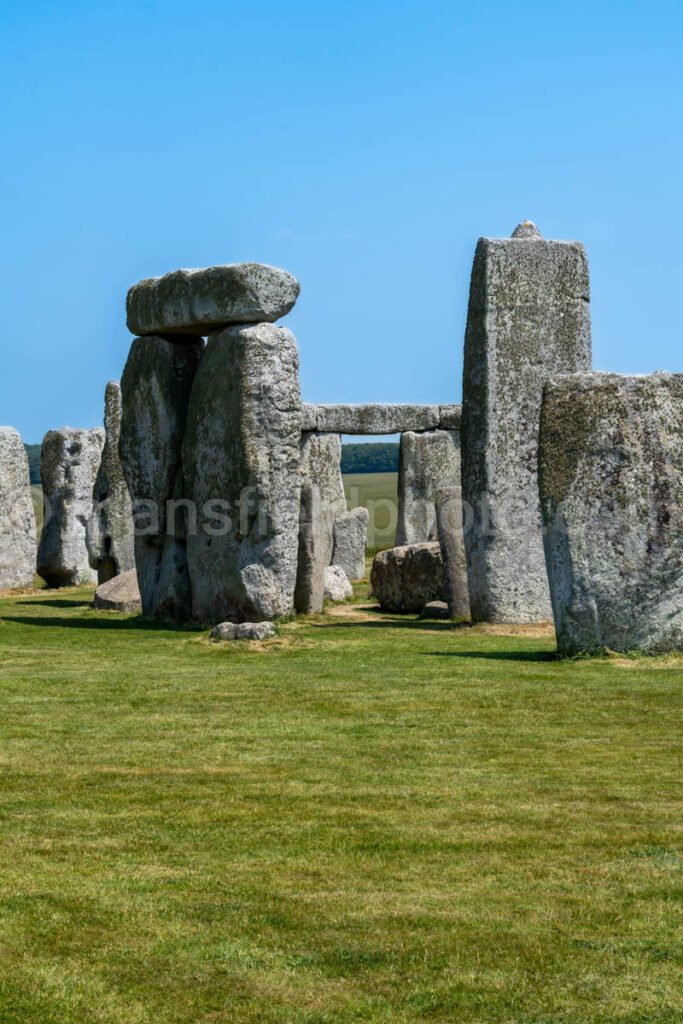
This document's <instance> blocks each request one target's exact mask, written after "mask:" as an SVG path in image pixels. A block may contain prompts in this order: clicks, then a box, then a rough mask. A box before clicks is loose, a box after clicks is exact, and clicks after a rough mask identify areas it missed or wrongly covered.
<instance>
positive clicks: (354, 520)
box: [332, 507, 370, 580]
mask: <svg viewBox="0 0 683 1024" xmlns="http://www.w3.org/2000/svg"><path fill="white" fill-rule="evenodd" d="M369 521H370V514H369V512H368V510H367V509H366V508H360V507H359V508H354V509H351V511H350V512H342V514H341V515H338V516H337V518H336V519H335V521H334V550H333V551H332V564H333V565H338V566H341V568H342V569H343V570H344V572H345V573H346V575H347V576H348V578H349V579H350V580H362V579H363V577H364V576H365V548H366V545H367V538H368V522H369Z"/></svg>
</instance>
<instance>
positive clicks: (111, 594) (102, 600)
mask: <svg viewBox="0 0 683 1024" xmlns="http://www.w3.org/2000/svg"><path fill="white" fill-rule="evenodd" d="M93 607H94V608H99V609H101V610H104V611H112V612H141V611H142V601H141V600H140V588H139V586H138V577H137V573H136V572H135V569H129V570H128V572H122V573H120V574H119V575H118V576H114V578H113V579H111V580H107V582H106V583H100V585H99V587H98V588H97V590H96V591H95V597H94V600H93Z"/></svg>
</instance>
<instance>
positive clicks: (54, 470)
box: [38, 427, 104, 587]
mask: <svg viewBox="0 0 683 1024" xmlns="http://www.w3.org/2000/svg"><path fill="white" fill-rule="evenodd" d="M103 447H104V431H103V430H100V429H96V430H74V429H73V428H71V427H62V428H60V429H59V430H49V431H48V432H47V434H46V435H45V437H44V439H43V446H42V451H41V459H40V475H41V479H42V484H43V500H44V506H45V521H44V523H43V532H42V534H41V538H40V545H39V547H38V575H39V576H42V578H43V579H44V580H45V582H46V583H47V585H48V587H67V586H79V585H81V584H84V583H96V582H97V573H96V572H94V570H93V569H92V568H91V567H90V563H89V561H88V548H87V545H86V542H85V530H86V524H87V522H88V519H89V518H90V516H91V514H92V495H93V487H94V485H95V477H96V476H97V471H98V469H99V466H100V461H101V459H102V448H103Z"/></svg>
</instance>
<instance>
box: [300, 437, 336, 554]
mask: <svg viewBox="0 0 683 1024" xmlns="http://www.w3.org/2000/svg"><path fill="white" fill-rule="evenodd" d="M301 482H302V483H311V484H314V485H315V486H316V487H317V488H318V490H319V492H320V503H319V506H318V508H319V514H320V517H321V530H320V536H321V541H322V545H323V546H322V550H321V558H322V560H323V562H324V564H325V565H326V566H327V565H329V564H330V562H331V561H332V551H333V549H334V521H335V519H336V518H337V516H340V515H342V514H343V513H344V512H346V497H345V496H344V481H343V479H342V472H341V438H340V437H339V434H318V433H304V434H302V435H301Z"/></svg>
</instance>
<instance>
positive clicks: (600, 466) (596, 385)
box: [539, 373, 683, 655]
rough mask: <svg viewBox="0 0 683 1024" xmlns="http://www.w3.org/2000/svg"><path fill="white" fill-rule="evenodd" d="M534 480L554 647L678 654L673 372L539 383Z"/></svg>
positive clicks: (680, 492) (678, 484) (682, 616)
mask: <svg viewBox="0 0 683 1024" xmlns="http://www.w3.org/2000/svg"><path fill="white" fill-rule="evenodd" d="M539 486H540V496H541V508H542V510H543V521H544V527H545V531H546V532H545V538H544V539H545V551H546V560H547V567H548V577H549V580H550V593H551V597H552V603H553V613H554V617H555V627H556V632H557V646H558V650H559V651H560V653H561V654H564V655H573V654H579V653H581V652H584V651H594V650H596V649H599V648H605V647H607V648H611V649H612V650H615V651H636V650H637V651H645V652H649V653H657V652H661V651H670V650H675V649H679V650H683V374H667V373H657V374H654V375H652V376H650V377H627V376H621V375H619V374H614V373H582V374H573V375H571V376H565V377H557V378H556V379H554V380H552V381H551V382H549V383H548V384H547V385H546V388H545V393H544V398H543V408H542V414H541V428H540V440H539Z"/></svg>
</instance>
